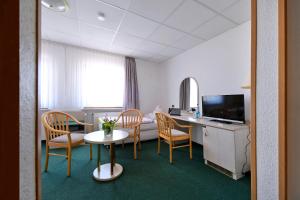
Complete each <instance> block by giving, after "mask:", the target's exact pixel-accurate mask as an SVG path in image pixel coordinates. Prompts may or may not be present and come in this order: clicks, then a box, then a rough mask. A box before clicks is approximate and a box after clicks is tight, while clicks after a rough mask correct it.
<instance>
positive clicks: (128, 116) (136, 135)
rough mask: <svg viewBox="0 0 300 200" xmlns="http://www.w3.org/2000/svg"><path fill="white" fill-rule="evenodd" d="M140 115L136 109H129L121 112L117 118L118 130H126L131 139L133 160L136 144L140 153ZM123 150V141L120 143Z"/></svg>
mask: <svg viewBox="0 0 300 200" xmlns="http://www.w3.org/2000/svg"><path fill="white" fill-rule="evenodd" d="M142 119H143V117H142V113H141V112H140V111H139V110H137V109H129V110H126V111H124V112H122V113H121V114H120V115H119V117H118V118H117V125H118V128H121V129H127V130H128V132H129V138H133V158H134V159H136V144H137V143H138V145H139V151H141V135H140V125H141V122H142ZM122 146H123V148H124V141H123V143H122Z"/></svg>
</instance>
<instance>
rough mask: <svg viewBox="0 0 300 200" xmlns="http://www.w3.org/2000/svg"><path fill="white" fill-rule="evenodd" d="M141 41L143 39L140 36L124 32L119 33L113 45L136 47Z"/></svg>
mask: <svg viewBox="0 0 300 200" xmlns="http://www.w3.org/2000/svg"><path fill="white" fill-rule="evenodd" d="M141 42H142V39H140V38H138V37H135V36H132V35H128V34H124V33H118V34H117V35H116V37H115V39H114V41H113V45H116V46H122V47H127V48H132V49H134V48H136V47H137V46H138V45H139V44H140V43H141Z"/></svg>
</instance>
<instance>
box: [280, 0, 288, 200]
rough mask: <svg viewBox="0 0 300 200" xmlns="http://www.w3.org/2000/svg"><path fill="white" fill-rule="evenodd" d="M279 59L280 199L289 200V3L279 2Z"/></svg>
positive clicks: (283, 0) (282, 0)
mask: <svg viewBox="0 0 300 200" xmlns="http://www.w3.org/2000/svg"><path fill="white" fill-rule="evenodd" d="M278 3H279V4H278V13H279V14H278V16H279V19H278V23H279V24H278V27H279V30H278V45H279V51H278V54H279V55H278V58H279V66H278V67H279V70H278V71H279V77H278V78H279V112H278V121H279V123H278V124H279V135H278V138H279V155H278V156H279V199H280V200H285V199H287V121H286V119H287V99H286V98H287V81H286V80H287V15H286V14H287V1H286V0H279V2H278Z"/></svg>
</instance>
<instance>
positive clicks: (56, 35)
mask: <svg viewBox="0 0 300 200" xmlns="http://www.w3.org/2000/svg"><path fill="white" fill-rule="evenodd" d="M42 39H45V40H51V41H55V42H60V43H65V44H71V45H77V46H80V38H79V36H77V35H72V34H69V33H68V34H65V33H61V32H57V31H55V30H51V29H47V30H42Z"/></svg>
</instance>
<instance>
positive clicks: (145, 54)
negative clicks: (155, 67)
mask: <svg viewBox="0 0 300 200" xmlns="http://www.w3.org/2000/svg"><path fill="white" fill-rule="evenodd" d="M131 55H132V56H133V57H135V58H141V59H150V58H151V57H152V56H153V55H152V54H151V53H149V52H146V51H142V50H134V51H133V52H132V53H131Z"/></svg>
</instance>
